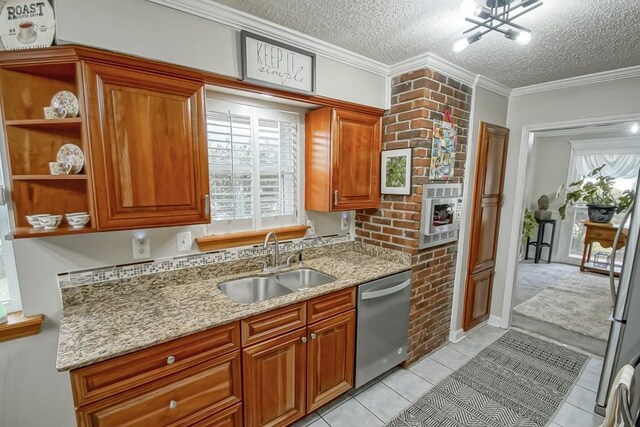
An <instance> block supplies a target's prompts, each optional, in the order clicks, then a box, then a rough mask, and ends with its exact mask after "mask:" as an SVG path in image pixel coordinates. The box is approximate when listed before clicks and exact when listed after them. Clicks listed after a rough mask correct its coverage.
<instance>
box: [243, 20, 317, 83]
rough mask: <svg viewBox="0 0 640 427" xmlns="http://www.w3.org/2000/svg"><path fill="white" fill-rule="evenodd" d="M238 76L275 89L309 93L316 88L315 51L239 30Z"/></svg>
mask: <svg viewBox="0 0 640 427" xmlns="http://www.w3.org/2000/svg"><path fill="white" fill-rule="evenodd" d="M240 40H241V48H242V80H244V81H249V82H253V83H258V84H261V85H263V86H269V87H274V88H276V89H286V90H289V91H294V92H301V93H307V94H313V93H315V90H316V81H315V80H316V55H315V54H314V53H311V52H307V51H306V50H302V49H298V48H297V47H295V46H290V45H287V44H284V43H280V42H278V41H276V40H271V39H268V38H266V37H262V36H259V35H257V34H252V33H249V32H247V31H241V32H240Z"/></svg>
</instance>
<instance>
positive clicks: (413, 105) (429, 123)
mask: <svg viewBox="0 0 640 427" xmlns="http://www.w3.org/2000/svg"><path fill="white" fill-rule="evenodd" d="M470 104H471V88H470V87H469V86H467V85H464V84H461V83H459V82H457V81H455V80H453V79H451V78H449V77H446V76H444V75H442V74H440V73H438V72H436V71H432V70H429V69H422V70H417V71H412V72H410V73H407V74H403V75H401V76H399V77H396V78H394V79H393V82H392V92H391V109H390V110H389V111H388V112H387V114H386V115H385V117H384V118H383V137H382V138H383V139H382V142H383V144H382V147H383V148H382V149H383V150H390V149H395V148H408V147H412V148H413V164H412V166H413V172H412V191H411V195H409V196H396V195H383V196H382V200H381V204H380V208H379V209H371V210H363V211H358V212H357V213H356V230H355V233H356V239H357V240H360V241H363V242H366V243H369V244H372V245H379V246H383V247H386V248H391V249H396V250H402V251H406V252H409V253H411V254H412V279H413V285H412V291H411V314H410V320H409V350H408V352H409V354H408V361H407V363H408V364H411V363H413V362H415V361H416V360H418V359H419V358H421V357H422V356H424V355H426V354H428V353H430V352H432V351H433V350H435V349H436V348H438V347H439V346H441V345H442V344H444V343H445V341H446V340H447V338H448V335H449V328H450V322H451V300H452V294H453V282H454V275H455V262H456V252H457V243H456V242H454V243H449V244H444V245H441V246H437V247H434V248H429V249H424V250H420V249H418V241H419V230H420V216H421V209H422V184H427V183H429V182H430V181H429V179H428V177H429V163H430V156H431V137H432V132H433V130H432V129H433V120H442V119H443V115H444V112H445V111H447V110H448V111H449V112H450V114H451V116H452V118H453V120H454V123H455V125H456V129H457V132H458V144H457V146H456V162H455V169H454V178H453V179H452V180H450V182H454V183H462V179H463V177H464V163H465V160H466V153H467V132H468V126H469V114H470V111H471V105H470ZM439 182H442V181H439Z"/></svg>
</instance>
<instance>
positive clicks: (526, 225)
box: [522, 209, 538, 245]
mask: <svg viewBox="0 0 640 427" xmlns="http://www.w3.org/2000/svg"><path fill="white" fill-rule="evenodd" d="M537 225H538V223H537V222H536V217H535V216H533V213H532V212H531V211H530V210H529V209H525V210H524V218H523V220H522V244H523V245H524V244H525V243H526V242H527V237H528V238H530V239H531V238H533V237H534V235H533V230H535V228H536V226H537Z"/></svg>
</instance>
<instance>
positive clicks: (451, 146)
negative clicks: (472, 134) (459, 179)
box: [429, 120, 457, 181]
mask: <svg viewBox="0 0 640 427" xmlns="http://www.w3.org/2000/svg"><path fill="white" fill-rule="evenodd" d="M456 141H457V134H456V129H455V127H454V126H453V124H452V123H450V122H446V121H438V120H434V122H433V144H432V146H431V163H430V167H429V179H430V180H434V181H448V180H449V179H451V178H452V177H453V167H454V165H455V159H456Z"/></svg>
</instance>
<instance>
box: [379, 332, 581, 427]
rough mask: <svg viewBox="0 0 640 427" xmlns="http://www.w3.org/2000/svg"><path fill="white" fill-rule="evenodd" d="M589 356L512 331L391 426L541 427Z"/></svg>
mask: <svg viewBox="0 0 640 427" xmlns="http://www.w3.org/2000/svg"><path fill="white" fill-rule="evenodd" d="M587 360H588V357H587V356H585V355H583V354H580V353H577V352H575V351H572V350H569V349H566V348H564V347H560V346H558V345H556V344H553V343H550V342H547V341H543V340H540V339H537V338H535V337H532V336H530V335H527V334H523V333H520V332H516V331H509V332H507V333H506V334H505V335H503V336H502V337H501V338H500V339H498V340H497V341H496V342H495V343H493V344H491V345H490V346H489V347H487V348H486V349H484V350H483V351H482V352H480V354H478V355H477V356H475V357H474V358H473V359H471V360H470V361H469V362H467V363H466V364H465V365H464V366H463V367H462V368H460V369H459V370H457V371H455V372H453V373H452V374H451V375H449V376H448V377H447V378H445V379H444V380H442V381H441V382H440V383H439V384H438V385H436V386H435V387H433V388H432V389H431V390H430V391H429V392H427V393H426V394H424V395H423V396H421V397H420V398H418V399H417V400H416V401H415V402H414V403H413V404H412V405H411V406H410V407H408V408H407V409H405V410H404V411H402V412H401V413H400V414H399V415H398V416H396V417H395V418H394V419H393V420H392V421H391V422H390V423H389V424H387V425H388V426H398V427H406V426H430V427H438V426H439V427H445V426H446V427H463V426H465V427H466V426H475V427H512V426H532V427H542V426H545V425H547V423H549V421H550V420H551V419H552V418H553V416H554V414H555V413H556V411H557V410H558V408H559V407H560V404H561V403H562V402H563V400H564V398H565V397H566V395H567V393H568V392H569V390H570V389H571V386H572V385H573V383H574V382H575V381H576V379H577V378H578V375H579V374H580V372H581V370H582V368H583V367H584V365H585V363H586V362H587Z"/></svg>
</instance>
